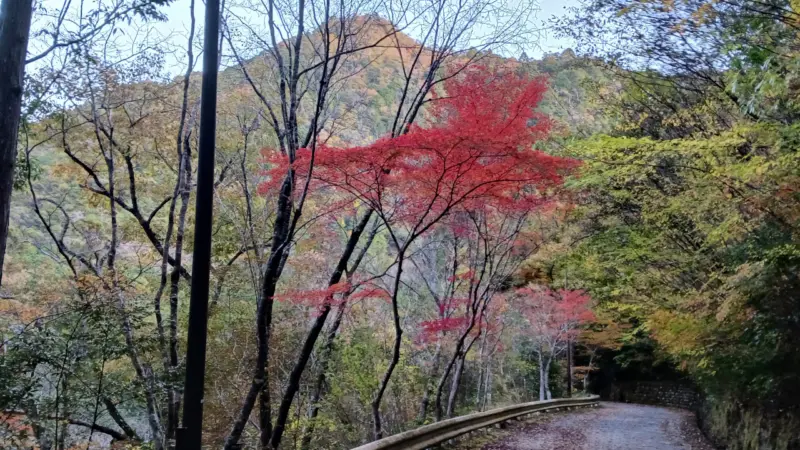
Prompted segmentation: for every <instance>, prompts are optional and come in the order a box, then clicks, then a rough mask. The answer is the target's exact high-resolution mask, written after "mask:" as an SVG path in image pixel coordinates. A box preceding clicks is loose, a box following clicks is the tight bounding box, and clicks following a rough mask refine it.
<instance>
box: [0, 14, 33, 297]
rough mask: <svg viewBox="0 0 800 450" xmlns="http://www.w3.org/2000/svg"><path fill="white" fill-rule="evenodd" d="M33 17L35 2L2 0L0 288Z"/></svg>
mask: <svg viewBox="0 0 800 450" xmlns="http://www.w3.org/2000/svg"><path fill="white" fill-rule="evenodd" d="M32 15H33V0H2V4H0V21H2V22H0V286H2V285H3V261H4V259H5V254H6V241H7V238H8V227H9V220H10V214H11V191H12V190H13V189H14V166H15V164H16V162H17V133H18V131H19V119H20V110H21V108H22V93H23V79H24V74H25V56H26V54H27V51H28V34H29V33H30V29H31V16H32Z"/></svg>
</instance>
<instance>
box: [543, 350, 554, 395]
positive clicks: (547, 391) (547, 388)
mask: <svg viewBox="0 0 800 450" xmlns="http://www.w3.org/2000/svg"><path fill="white" fill-rule="evenodd" d="M552 361H553V358H552V356H551V357H548V358H547V362H546V363H545V366H544V392H545V394H546V395H547V397H546V400H552V399H553V393H552V392H550V363H551V362H552Z"/></svg>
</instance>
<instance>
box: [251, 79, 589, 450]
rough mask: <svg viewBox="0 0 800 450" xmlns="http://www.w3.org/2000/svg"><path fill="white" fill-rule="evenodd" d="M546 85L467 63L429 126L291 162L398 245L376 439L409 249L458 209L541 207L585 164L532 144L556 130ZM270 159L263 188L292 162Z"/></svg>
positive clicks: (327, 300)
mask: <svg viewBox="0 0 800 450" xmlns="http://www.w3.org/2000/svg"><path fill="white" fill-rule="evenodd" d="M545 90H546V82H545V80H544V79H542V78H534V79H530V78H527V77H525V76H520V75H517V74H514V73H509V72H502V71H498V70H493V69H490V68H486V67H478V66H474V67H470V68H469V69H466V70H463V71H461V72H460V73H457V74H456V73H453V74H452V76H450V77H448V78H447V80H446V81H445V82H444V83H443V86H442V89H441V91H440V93H439V95H437V96H434V97H433V98H431V99H429V102H430V109H429V115H428V117H427V122H428V123H429V124H430V125H429V126H427V127H420V126H412V127H410V128H409V129H408V132H407V133H405V134H402V135H399V136H394V137H385V138H383V139H380V140H378V141H376V142H374V143H373V144H370V145H366V146H357V147H347V148H340V147H332V146H327V145H325V144H322V143H320V144H318V145H316V146H315V147H314V148H311V149H301V150H299V151H298V152H297V154H296V159H295V160H294V163H293V164H291V169H293V170H294V174H295V175H296V177H297V178H296V179H297V182H298V184H303V185H305V186H307V187H308V189H306V190H305V192H307V193H308V195H309V196H316V197H319V199H320V202H319V203H320V204H329V203H330V199H332V198H336V199H337V201H339V202H347V201H352V200H358V201H359V203H361V204H362V205H364V206H365V207H366V208H368V209H369V210H370V211H371V212H374V213H375V214H376V215H377V216H378V217H379V219H380V220H381V221H382V222H383V225H384V226H385V230H386V233H387V234H388V237H389V239H390V243H391V245H392V246H393V248H394V251H395V252H396V255H395V261H394V264H393V266H394V268H393V272H392V273H391V275H392V276H393V277H394V280H393V283H392V287H391V288H390V289H389V291H390V298H391V303H392V309H393V319H394V320H393V321H394V329H395V345H394V349H393V354H392V359H391V362H390V364H389V366H388V368H387V370H386V372H385V373H384V376H383V378H382V380H381V382H380V385H379V388H378V390H377V392H376V394H375V396H374V399H373V403H372V407H373V419H374V421H375V438H380V437H381V434H382V428H381V424H380V413H379V408H380V403H381V400H382V397H383V393H384V391H385V389H386V386H387V384H388V382H389V380H390V378H391V375H392V373H393V370H394V368H395V367H396V365H397V362H398V361H399V352H400V342H401V335H402V332H403V330H402V327H401V320H400V315H399V310H398V307H397V303H398V302H397V300H398V293H399V291H400V288H401V283H400V279H401V276H402V273H403V268H404V261H405V259H406V258H407V257H408V250H409V248H410V246H411V245H412V244H413V243H414V242H415V241H416V240H417V238H419V237H420V236H421V235H423V234H424V233H426V232H428V231H430V230H431V229H433V228H434V227H435V226H436V225H437V224H438V223H439V222H441V221H442V219H443V218H445V217H447V216H449V215H452V214H454V213H464V214H469V213H470V212H474V211H481V210H484V209H486V208H490V209H494V210H496V211H506V212H514V211H530V210H531V209H533V208H536V207H539V206H541V205H542V204H544V203H546V202H547V199H548V194H549V193H550V191H551V189H552V188H554V187H556V186H558V185H560V184H561V183H562V181H563V177H564V176H565V175H566V174H567V173H569V172H570V171H571V170H572V169H573V168H575V167H576V166H577V165H578V162H577V161H575V160H571V159H567V158H561V157H556V156H552V155H549V154H547V153H545V152H542V151H539V150H535V149H534V146H535V144H536V142H537V141H539V140H541V139H542V138H544V137H546V136H547V133H548V131H549V130H550V127H551V121H550V120H549V119H548V118H547V117H546V116H544V115H543V114H541V113H539V112H537V111H536V107H537V105H538V103H539V102H540V101H541V99H542V96H543V95H544V92H545ZM270 163H271V167H272V168H271V169H270V170H269V171H268V172H267V175H268V180H267V181H266V182H265V183H264V184H263V185H262V186H261V191H262V192H268V191H272V190H274V189H275V188H277V187H278V184H280V183H281V180H283V175H284V174H285V173H286V172H287V169H289V168H290V167H289V160H288V158H287V157H286V156H285V155H283V154H281V153H278V152H275V153H274V154H273V155H272V156H271V158H270ZM304 195H305V194H304ZM340 199H343V200H340ZM336 210H337V208H334V209H333V210H332V213H334V214H335V211H336ZM322 292H323V291H317V292H315V293H313V295H309V296H307V297H306V298H318V299H321V301H322V302H323V303H324V304H325V305H326V306H325V308H329V306H330V304H331V303H335V302H336V300H334V297H335V296H336V295H339V294H340V293H338V292H336V293H335V292H329V291H325V292H324V294H323V295H319V294H320V293H322ZM294 295H295V296H298V294H297V293H295V294H294ZM301 297H302V296H301ZM325 311H327V309H326V310H325ZM479 316H480V314H478V313H477V311H475V312H474V313H473V317H472V319H471V320H470V322H471V323H472V325H471V327H474V326H475V322H476V321H477V322H478V328H477V329H480V324H479V322H480V319H479ZM449 320H451V322H454V323H450V324H447V326H455V325H456V324H455V322H459V319H457V318H456V317H452V316H451V318H450V319H449ZM441 325H444V324H443V323H439V324H436V325H435V326H434V325H433V324H431V326H432V327H439V326H441Z"/></svg>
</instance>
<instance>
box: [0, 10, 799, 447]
mask: <svg viewBox="0 0 800 450" xmlns="http://www.w3.org/2000/svg"><path fill="white" fill-rule="evenodd" d="M57 3H58V2H57ZM89 3H91V2H87V3H86V5H84V4H83V2H81V5H80V8H79V7H77V6H76V5H72V4H71V3H70V2H65V3H64V5H63V6H62V8H60V9H58V8H50V9H48V8H47V7H44V6H42V7H38V8H37V9H35V10H34V22H33V28H32V30H31V36H32V38H31V39H32V43H31V44H30V45H29V47H28V53H29V60H31V61H33V62H30V63H29V64H28V66H27V67H26V74H25V77H26V78H25V93H24V101H23V108H22V116H21V124H20V132H19V143H18V146H17V148H18V153H17V158H16V161H17V164H16V168H15V176H14V182H13V185H14V191H13V197H12V202H11V213H10V218H11V219H10V221H11V228H10V237H9V244H8V250H7V252H6V256H5V263H4V266H3V270H2V278H0V280H2V286H1V287H0V294H2V298H0V339H2V347H1V348H0V407H2V410H3V412H2V416H0V446H2V447H4V448H32V447H36V448H41V449H51V448H52V449H58V450H60V449H67V448H95V447H96V448H107V447H108V446H111V445H113V446H115V448H155V449H159V450H160V449H171V448H174V446H175V439H176V434H177V432H178V431H177V429H178V425H179V417H180V413H181V410H182V406H183V405H182V401H183V399H182V396H183V381H184V376H185V372H186V371H185V358H184V356H185V352H186V350H187V341H186V340H187V321H188V300H189V294H190V283H191V280H192V277H193V275H194V274H193V273H192V263H193V259H194V256H195V252H194V247H193V246H194V244H193V242H194V226H195V211H196V205H195V201H196V193H197V183H198V177H199V176H200V175H199V174H198V171H197V167H198V159H197V152H198V146H199V133H200V131H199V130H200V81H201V75H200V73H198V72H197V71H196V70H197V69H198V67H197V64H198V62H199V57H200V56H201V51H202V44H203V42H202V39H201V36H202V29H201V26H200V24H199V23H196V21H195V20H194V12H195V9H197V10H198V11H199V8H200V7H201V3H200V2H197V4H195V2H193V1H192V2H191V3H190V4H189V3H187V7H188V9H189V10H188V11H187V15H188V14H189V13H191V18H192V19H191V25H190V26H189V27H188V28H187V29H186V30H181V32H180V33H178V34H179V38H178V39H175V38H172V39H169V40H167V39H164V38H163V36H159V35H158V34H157V33H155V32H154V31H153V30H154V28H153V25H154V24H155V23H156V22H157V21H158V20H159V19H160V18H163V17H162V16H161V15H160V14H161V11H162V7H163V6H164V5H166V4H169V3H170V2H169V1H163V0H161V1H157V0H151V1H148V0H118V1H114V2H103V1H99V2H95V3H92V6H91V7H90V6H89ZM535 6H536V5H535V4H534V3H530V2H518V1H515V0H509V1H507V2H505V1H499V2H496V1H486V0H470V1H467V2H461V1H459V2H450V1H438V0H436V1H430V2H428V1H422V2H411V3H406V2H402V1H401V2H397V3H396V4H395V3H392V2H389V4H386V3H384V2H370V1H359V2H350V1H343V2H338V3H336V4H335V5H334V4H332V3H331V2H327V1H319V2H317V1H313V2H308V3H306V2H302V1H301V2H298V4H294V2H289V3H285V4H284V3H282V2H272V1H249V0H242V1H231V2H229V3H228V4H227V5H224V6H223V8H222V18H223V19H222V26H221V28H222V29H221V46H220V49H221V50H222V57H221V59H220V61H219V64H218V65H219V70H220V72H219V88H218V97H217V98H218V104H217V114H216V120H217V124H216V130H217V132H216V152H215V163H216V167H215V171H214V183H213V211H214V222H213V230H212V251H211V286H210V298H209V313H208V321H209V322H208V343H207V363H206V371H205V400H204V408H203V410H204V427H203V439H204V444H205V445H207V446H208V448H220V447H222V448H225V449H235V448H264V449H266V448H271V449H275V448H302V449H316V448H320V449H322V448H324V449H347V448H352V447H354V446H357V445H359V444H361V443H364V442H369V441H371V440H374V439H378V438H380V437H383V436H387V435H390V434H393V433H396V432H399V431H402V430H406V429H411V428H415V427H417V426H420V425H422V424H425V423H429V422H432V421H439V420H442V419H444V418H447V417H453V416H457V415H460V414H462V413H468V412H473V411H479V410H485V409H490V408H493V407H497V406H502V405H507V404H513V403H520V402H524V401H530V400H538V399H549V398H555V397H563V396H569V395H578V394H580V393H582V392H587V391H600V390H603V389H606V388H608V387H609V386H610V385H613V384H614V383H616V382H618V381H625V380H633V379H637V380H645V379H649V380H662V379H669V380H672V381H678V382H681V383H687V384H691V385H692V386H694V387H696V389H697V390H698V391H700V392H701V394H702V397H703V404H702V409H701V411H700V413H699V418H700V419H701V421H702V422H703V424H704V428H705V430H706V432H708V433H709V434H710V435H711V436H712V437H713V438H714V439H715V440H717V441H719V442H720V443H724V444H727V445H729V446H730V448H732V449H739V448H741V449H758V448H775V449H790V448H798V446H800V442H798V436H797V433H796V429H797V428H796V427H798V426H800V411H798V410H797V407H798V404H799V402H798V400H799V399H800V391H798V386H800V379H798V378H799V377H800V356H798V355H800V352H798V351H799V350H800V313H799V312H798V311H800V298H798V294H797V293H798V292H799V291H798V290H799V289H800V280H798V269H800V267H798V265H799V264H800V253H798V230H797V222H798V218H799V217H800V193H798V191H797V186H798V185H799V184H800V164H799V163H800V161H798V156H797V146H798V145H800V130H798V128H797V125H796V122H797V117H796V115H797V111H796V109H797V101H796V97H797V80H796V79H795V78H796V76H795V72H796V64H797V63H796V61H797V44H798V36H797V26H798V24H799V23H800V22H798V13H797V12H796V9H795V7H796V5H794V4H793V3H791V2H780V1H775V2H772V1H770V2H752V1H747V0H733V1H725V2H707V1H703V0H680V1H676V2H671V1H670V2H668V1H664V2H661V1H656V2H640V1H638V0H588V1H587V2H585V3H584V4H582V5H581V6H580V7H577V8H575V10H573V11H571V13H570V14H568V15H567V16H565V17H564V18H562V19H560V20H556V21H554V22H553V23H551V24H550V26H551V27H552V28H554V29H557V30H559V32H560V33H561V34H562V35H564V36H569V37H571V38H572V39H574V41H575V42H576V47H575V49H574V50H565V51H563V52H560V53H555V54H549V55H545V56H544V57H542V58H540V59H531V58H529V57H528V56H527V55H525V54H524V53H523V52H522V51H521V50H520V48H522V47H526V46H529V45H530V44H531V43H532V42H534V41H535V39H536V38H537V31H536V28H537V27H535V26H533V21H532V20H531V14H532V13H533V11H534V9H535ZM92 8H94V9H92ZM79 19H83V20H85V23H84V21H83V20H79ZM76 24H80V25H76ZM54 29H55V30H57V31H56V32H54V31H52V30H54ZM181 33H183V34H181ZM412 36H413V37H412ZM175 42H178V44H176V43H175ZM176 46H177V47H178V48H176ZM512 54H513V55H520V56H519V57H518V58H512V57H508V56H507V55H512ZM501 55H506V56H501ZM174 60H178V61H179V62H180V65H181V66H182V67H183V69H181V72H182V74H181V75H178V76H173V75H171V74H170V73H169V70H168V66H169V64H170V61H174ZM36 61H39V62H38V63H36V64H34V62H36ZM42 62H46V63H45V64H42Z"/></svg>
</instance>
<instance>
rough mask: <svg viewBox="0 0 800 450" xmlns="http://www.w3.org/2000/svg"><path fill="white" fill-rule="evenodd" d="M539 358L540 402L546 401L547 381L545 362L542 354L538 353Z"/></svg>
mask: <svg viewBox="0 0 800 450" xmlns="http://www.w3.org/2000/svg"><path fill="white" fill-rule="evenodd" d="M537 354H538V356H539V400H540V401H541V400H544V399H545V384H547V379H546V377H545V375H544V373H545V370H544V361H542V353H541V352H537Z"/></svg>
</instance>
